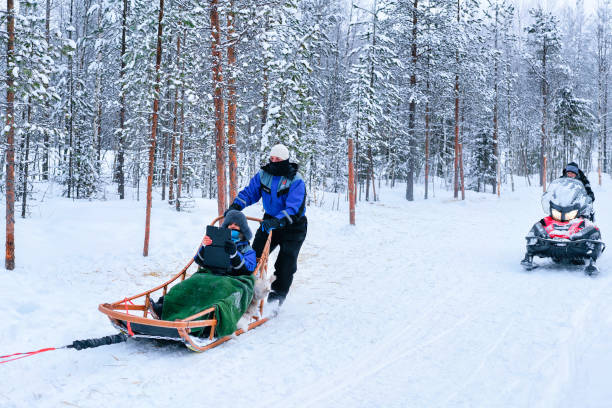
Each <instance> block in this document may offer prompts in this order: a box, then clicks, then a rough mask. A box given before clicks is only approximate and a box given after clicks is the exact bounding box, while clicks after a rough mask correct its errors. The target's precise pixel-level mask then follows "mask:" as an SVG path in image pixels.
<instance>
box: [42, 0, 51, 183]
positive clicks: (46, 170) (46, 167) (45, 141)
mask: <svg viewBox="0 0 612 408" xmlns="http://www.w3.org/2000/svg"><path fill="white" fill-rule="evenodd" d="M50 21H51V0H47V5H46V10H45V40H46V41H47V50H49V49H50V48H51V34H50V33H51V30H50ZM45 107H46V108H47V109H46V111H47V112H49V102H45ZM42 179H43V180H49V132H47V131H45V132H44V133H43V163H42Z"/></svg>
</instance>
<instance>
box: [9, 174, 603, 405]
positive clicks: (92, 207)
mask: <svg viewBox="0 0 612 408" xmlns="http://www.w3.org/2000/svg"><path fill="white" fill-rule="evenodd" d="M604 187H605V185H604ZM403 192H404V191H403V188H402V186H398V187H397V188H396V189H393V190H392V189H385V188H383V190H382V198H381V201H380V202H376V203H364V202H361V203H359V205H358V207H357V225H356V226H354V227H351V226H349V225H347V224H348V222H347V221H348V214H347V209H346V208H341V211H331V210H329V209H326V208H325V205H324V206H322V207H319V206H311V207H309V208H308V211H307V216H308V218H309V225H308V229H309V230H308V236H307V239H306V242H305V244H304V247H303V249H302V252H301V254H300V259H299V266H298V272H297V274H296V275H295V280H294V284H293V286H292V290H291V293H290V294H289V297H288V298H287V301H286V302H285V304H284V305H283V307H282V309H281V311H280V314H279V315H278V317H277V318H275V319H274V320H272V321H270V322H268V323H266V324H265V325H263V326H261V327H260V328H257V329H255V330H253V331H251V332H249V333H246V334H244V335H242V336H240V337H238V338H237V339H235V340H232V341H230V342H227V343H225V344H224V345H222V346H219V347H217V348H215V349H213V350H210V351H208V352H206V353H203V354H194V353H192V352H190V351H188V350H187V349H186V348H185V347H184V346H183V345H181V344H178V343H177V344H160V343H157V342H152V341H135V340H129V341H128V342H127V343H123V344H119V345H114V346H108V347H101V348H97V349H91V350H86V351H81V352H77V351H72V350H60V351H54V352H50V353H46V354H45V355H41V356H35V357H30V358H27V359H23V360H20V361H17V362H11V363H9V364H5V365H4V367H2V368H0V378H1V381H2V384H3V386H2V388H1V389H0V406H2V407H5V406H6V407H29V406H37V407H57V406H63V405H66V406H79V407H100V406H109V405H118V404H122V403H129V404H130V405H131V406H134V407H141V406H142V407H151V406H161V405H169V404H172V405H178V404H192V403H193V402H194V401H202V402H203V403H204V402H205V403H207V404H208V403H210V404H211V405H230V404H231V405H232V406H241V405H243V404H244V405H245V406H251V407H269V406H276V405H278V406H287V407H294V406H295V407H309V406H310V407H327V406H329V407H335V406H347V407H373V406H376V407H424V406H427V407H475V406H477V407H553V406H554V407H575V406H582V407H603V406H607V405H608V404H609V401H611V400H612V391H610V390H609V389H608V388H609V387H608V383H607V379H608V378H609V367H610V366H611V365H612V350H610V349H609V347H608V344H609V339H610V338H611V337H612V317H610V316H612V304H610V302H609V299H611V298H612V278H611V276H612V261H610V260H609V256H610V253H608V252H607V251H606V252H604V254H603V255H602V257H601V258H600V261H599V262H598V265H599V267H600V270H601V274H600V275H599V276H598V277H597V278H589V277H587V276H585V275H584V274H583V272H582V267H574V266H571V267H569V266H565V267H564V266H558V265H553V264H551V263H550V261H548V260H543V259H539V258H536V262H538V263H539V264H540V265H542V266H541V267H540V268H538V269H536V270H534V271H531V272H525V271H524V270H523V269H522V267H521V266H520V265H519V261H520V260H521V259H522V257H523V255H524V249H525V248H524V245H525V240H524V236H525V234H526V233H527V231H528V230H529V228H531V225H532V224H533V223H534V222H536V221H537V220H538V219H539V218H541V217H542V213H541V208H540V204H539V197H540V191H539V189H537V188H535V187H533V188H526V187H525V188H523V189H521V190H519V191H517V192H515V193H511V192H509V191H506V192H503V195H502V198H501V199H498V198H497V197H496V196H493V195H492V194H476V193H472V192H467V200H466V201H465V202H460V201H453V200H450V199H449V198H448V197H450V195H451V194H452V193H449V192H446V191H440V190H438V191H437V195H438V197H437V198H433V199H430V200H427V201H424V200H418V201H416V202H412V203H409V202H406V201H405V200H404V199H403ZM417 193H418V194H420V192H417ZM595 194H596V195H597V201H596V205H595V208H596V211H597V224H598V225H599V226H600V228H601V230H602V236H603V240H604V241H605V242H608V243H609V244H612V239H610V240H609V239H608V237H612V219H609V218H608V214H607V213H608V212H609V211H608V208H609V205H612V204H609V203H612V193H611V192H609V191H607V190H606V189H601V188H599V187H598V186H595ZM421 196H422V195H421ZM330 201H331V199H330ZM143 208H144V206H143V203H138V202H133V201H126V202H120V201H107V202H73V201H69V200H65V199H60V198H54V199H51V200H50V201H48V202H45V203H42V204H40V205H39V206H38V207H37V210H36V211H33V214H32V218H30V219H26V220H21V219H19V220H18V223H17V229H16V231H17V234H18V235H17V258H16V259H17V269H16V270H15V271H14V272H10V273H9V272H6V273H5V274H4V275H3V277H2V283H3V302H2V303H3V309H2V311H3V313H2V314H3V324H2V330H1V331H0V354H8V352H15V351H23V350H29V349H37V348H41V347H44V346H59V345H63V344H68V343H70V342H72V340H74V339H75V338H85V337H96V336H103V335H107V334H111V333H113V332H114V330H113V328H112V326H111V325H110V323H109V322H108V319H107V318H106V317H105V316H104V315H102V314H101V313H99V312H98V311H97V305H98V304H99V303H102V302H107V301H115V300H118V299H122V298H123V297H125V296H126V295H132V294H136V293H138V292H140V291H142V290H144V289H147V288H150V287H152V286H153V285H155V284H157V283H159V282H160V281H162V280H165V279H167V278H168V277H169V276H171V275H172V274H174V273H175V272H176V271H178V270H179V269H180V267H182V266H183V264H184V263H185V262H186V260H187V259H188V258H189V256H191V255H192V254H193V252H194V251H195V250H196V246H197V243H198V242H199V240H200V239H201V235H202V234H203V232H204V225H205V224H206V223H208V222H209V221H210V220H211V219H212V218H213V217H214V213H215V210H216V203H215V202H213V201H209V200H197V207H196V209H194V210H193V211H192V212H190V213H176V212H175V211H173V210H172V209H171V208H168V206H167V205H166V204H165V203H162V202H159V201H156V202H155V203H154V208H153V216H152V222H153V223H152V227H151V228H152V229H151V231H152V235H151V246H150V254H151V256H150V257H148V258H143V257H142V256H141V250H142V248H141V242H142V234H143V231H142V224H143V219H144V210H143ZM259 211H260V210H259V209H258V208H249V209H248V211H247V213H248V214H249V215H254V216H258V215H260V214H261V213H260V212H259ZM609 234H610V235H609ZM273 262H274V259H272V260H271V261H270V266H271V267H272V265H273ZM5 352H6V353H5Z"/></svg>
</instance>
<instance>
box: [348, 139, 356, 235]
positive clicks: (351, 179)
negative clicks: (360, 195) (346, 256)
mask: <svg viewBox="0 0 612 408" xmlns="http://www.w3.org/2000/svg"><path fill="white" fill-rule="evenodd" d="M348 190H349V223H350V224H351V225H355V164H354V162H353V139H351V138H349V139H348Z"/></svg>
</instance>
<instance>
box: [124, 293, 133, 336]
mask: <svg viewBox="0 0 612 408" xmlns="http://www.w3.org/2000/svg"><path fill="white" fill-rule="evenodd" d="M127 302H130V303H131V304H132V305H133V304H134V303H132V301H131V300H128V299H127V298H123V303H125V314H126V315H129V314H130V311H129V310H128V304H127ZM126 323H127V329H128V335H130V336H133V335H134V332H133V331H132V326H131V325H130V322H129V321H126Z"/></svg>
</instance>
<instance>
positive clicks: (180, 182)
mask: <svg viewBox="0 0 612 408" xmlns="http://www.w3.org/2000/svg"><path fill="white" fill-rule="evenodd" d="M181 86H182V85H181ZM184 100H185V89H184V88H183V89H182V90H181V130H180V132H179V159H178V161H179V162H178V177H177V180H176V211H181V193H182V190H183V157H184V150H185V147H184V146H185V132H184V130H185V105H184ZM188 192H189V191H188Z"/></svg>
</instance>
